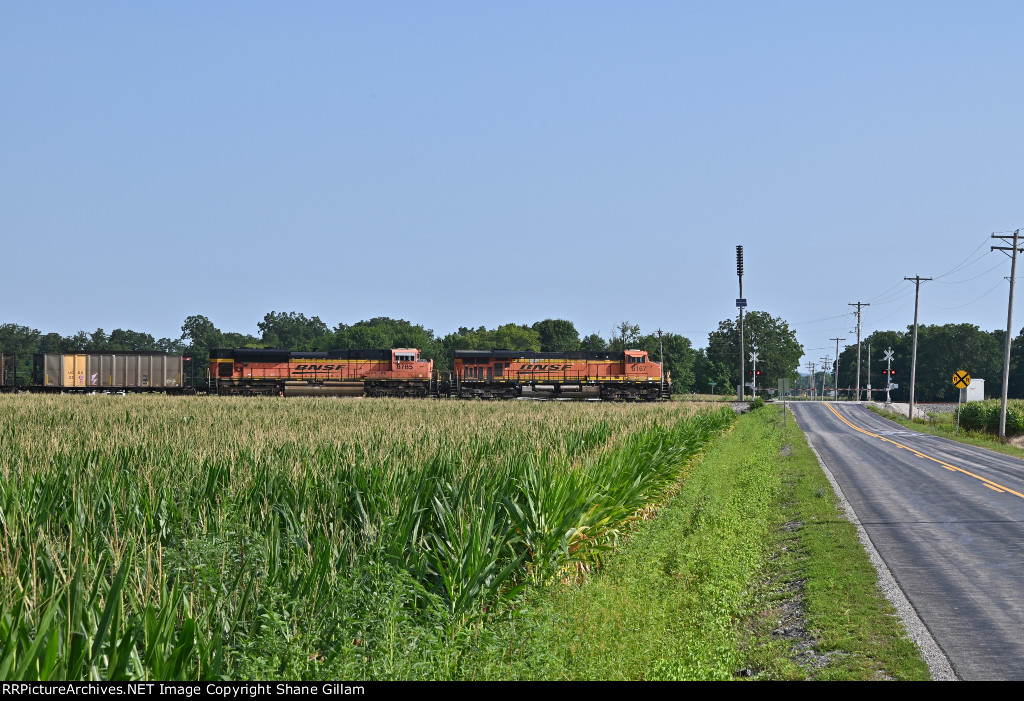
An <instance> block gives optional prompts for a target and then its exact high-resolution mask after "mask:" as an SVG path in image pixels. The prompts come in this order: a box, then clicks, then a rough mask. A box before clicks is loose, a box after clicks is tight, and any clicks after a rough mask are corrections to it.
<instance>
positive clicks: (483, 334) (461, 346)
mask: <svg viewBox="0 0 1024 701" xmlns="http://www.w3.org/2000/svg"><path fill="white" fill-rule="evenodd" d="M443 344H444V347H445V348H446V349H450V350H532V351H540V334H539V333H537V332H536V331H534V330H533V329H531V328H530V327H529V326H525V325H522V324H504V325H502V326H499V327H498V328H496V329H491V330H488V329H485V328H484V327H483V326H481V327H480V328H478V329H477V330H476V331H470V330H469V329H467V328H466V327H462V328H460V329H459V330H458V331H457V332H456V333H451V334H448V335H447V336H445V337H444V341H443Z"/></svg>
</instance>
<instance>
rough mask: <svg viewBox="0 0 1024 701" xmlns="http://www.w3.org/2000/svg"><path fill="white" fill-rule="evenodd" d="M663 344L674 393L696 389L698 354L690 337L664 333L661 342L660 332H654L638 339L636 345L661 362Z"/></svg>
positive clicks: (684, 392) (666, 366)
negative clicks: (659, 338)
mask: <svg viewBox="0 0 1024 701" xmlns="http://www.w3.org/2000/svg"><path fill="white" fill-rule="evenodd" d="M662 345H664V348H665V362H664V365H665V370H666V372H668V373H671V375H672V393H673V394H689V393H690V392H692V391H694V387H695V386H696V381H697V377H696V373H695V365H696V362H697V355H698V354H697V351H695V350H694V349H693V345H692V344H691V343H690V339H688V338H686V337H685V336H680V335H679V334H677V333H663V334H662V338H661V341H660V343H659V340H658V334H656V333H652V334H647V335H646V336H642V337H640V338H639V339H637V344H636V347H637V348H639V349H641V350H645V351H647V354H648V355H649V356H650V358H651V360H654V361H655V362H660V360H661V346H662Z"/></svg>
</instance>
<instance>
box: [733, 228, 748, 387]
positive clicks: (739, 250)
mask: <svg viewBox="0 0 1024 701" xmlns="http://www.w3.org/2000/svg"><path fill="white" fill-rule="evenodd" d="M736 276H737V277H738V278H739V279H740V296H739V299H737V300H736V306H737V307H739V308H740V386H739V390H740V391H739V395H740V396H739V400H740V401H741V402H742V401H743V399H744V395H745V394H746V392H745V391H744V390H743V383H744V382H746V381H747V374H746V373H747V368H746V363H744V360H745V358H744V357H743V353H744V349H743V308H744V307H745V306H747V300H745V299H743V246H737V247H736Z"/></svg>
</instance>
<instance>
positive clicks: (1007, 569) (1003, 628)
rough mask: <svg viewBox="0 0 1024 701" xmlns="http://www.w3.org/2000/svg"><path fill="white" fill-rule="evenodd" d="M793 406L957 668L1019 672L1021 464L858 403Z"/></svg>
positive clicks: (994, 675) (1023, 631)
mask: <svg viewBox="0 0 1024 701" xmlns="http://www.w3.org/2000/svg"><path fill="white" fill-rule="evenodd" d="M789 407H790V408H791V409H792V410H793V412H794V414H795V416H796V417H797V420H798V423H799V424H800V427H801V428H802V429H803V430H804V432H805V433H806V435H807V438H808V440H809V441H810V442H811V444H812V445H813V446H814V447H815V449H816V450H817V451H818V454H819V456H820V458H821V459H822V460H823V461H824V462H825V464H826V466H827V467H828V469H829V470H830V471H831V472H832V474H833V476H834V477H835V480H836V481H837V482H838V483H839V485H840V487H841V488H842V490H843V492H844V494H845V496H846V498H847V500H848V501H849V503H850V506H851V507H852V508H853V510H854V512H855V513H856V515H857V518H858V519H859V521H860V522H861V524H862V526H863V528H864V529H865V530H866V532H867V535H868V537H869V538H870V540H871V542H872V544H873V545H874V547H875V549H876V550H877V551H878V554H879V555H880V556H881V558H882V559H883V560H884V561H885V564H886V565H887V566H888V568H889V569H890V571H891V572H892V574H893V576H894V577H895V580H896V582H897V584H898V585H899V587H900V589H902V591H903V593H904V594H905V595H906V598H907V599H908V600H909V602H910V604H911V605H912V606H913V608H914V610H915V611H916V612H917V614H918V616H919V617H920V619H921V621H922V622H923V623H924V625H925V627H926V628H927V629H928V631H929V632H930V633H931V636H932V637H933V639H934V640H935V642H936V643H937V644H938V646H939V647H940V648H941V649H942V651H943V652H944V653H945V654H946V657H947V658H948V660H949V663H950V665H952V668H953V671H954V672H955V673H956V675H957V676H958V677H959V678H960V679H964V680H981V679H1024V461H1022V460H1019V459H1017V458H1012V457H1008V456H1005V455H1001V454H999V453H993V452H991V451H988V450H985V449H983V448H976V447H974V446H969V445H964V444H962V443H956V442H954V441H950V440H946V439H945V438H939V437H937V436H931V435H927V434H922V433H918V432H916V431H910V430H908V429H905V428H903V427H902V426H899V425H898V424H895V423H892V422H891V421H887V420H885V419H883V418H881V417H879V416H878V415H877V414H873V413H872V412H870V411H868V410H867V409H866V408H864V407H862V406H859V405H856V404H848V403H846V402H841V403H837V404H832V403H831V402H815V403H812V402H793V403H791V404H789ZM844 419H845V421H844ZM857 429H861V430H859V431H858V430H857Z"/></svg>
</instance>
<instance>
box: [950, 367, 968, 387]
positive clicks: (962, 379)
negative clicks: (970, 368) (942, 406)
mask: <svg viewBox="0 0 1024 701" xmlns="http://www.w3.org/2000/svg"><path fill="white" fill-rule="evenodd" d="M969 384H971V376H970V375H969V374H967V371H966V370H957V371H956V372H954V373H953V386H954V387H956V388H957V389H967V385H969Z"/></svg>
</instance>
